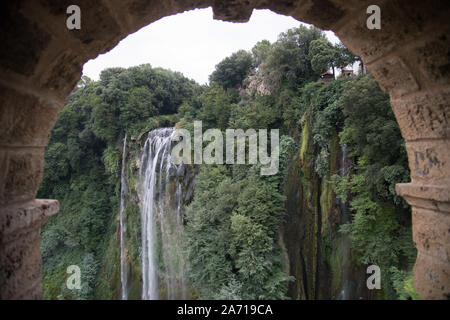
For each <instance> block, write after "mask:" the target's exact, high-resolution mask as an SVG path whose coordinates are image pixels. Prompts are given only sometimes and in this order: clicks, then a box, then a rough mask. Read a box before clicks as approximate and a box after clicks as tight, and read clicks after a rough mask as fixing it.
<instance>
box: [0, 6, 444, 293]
mask: <svg viewBox="0 0 450 320" xmlns="http://www.w3.org/2000/svg"><path fill="white" fill-rule="evenodd" d="M72 2H76V4H77V5H79V6H80V8H81V13H82V17H81V21H82V22H81V23H82V26H81V30H73V31H69V30H68V29H67V28H66V23H65V21H66V18H67V14H66V8H67V7H68V6H69V5H71V4H73V3H72ZM372 2H375V1H366V0H226V1H219V0H101V1H100V0H99V1H95V2H94V1H91V0H77V1H69V0H39V1H35V0H18V1H3V2H2V3H1V4H0V7H1V18H0V30H1V33H0V34H1V42H2V47H1V49H0V70H1V77H0V96H1V100H0V109H1V115H0V298H1V299H17V298H19V299H20V298H41V297H42V288H41V284H40V279H41V256H40V248H39V244H40V235H39V230H40V226H41V225H42V224H43V223H44V221H45V220H46V219H47V218H48V217H49V216H50V215H52V214H54V213H56V212H57V211H58V202H57V201H55V200H36V199H35V197H36V192H37V189H38V187H39V184H40V182H41V179H42V171H43V166H44V162H43V155H44V149H45V146H46V144H47V142H48V139H49V136H50V131H51V129H52V128H53V125H54V123H55V121H56V119H57V117H58V113H59V111H60V110H61V108H62V106H63V103H64V100H65V98H66V97H67V96H68V95H69V93H70V92H71V90H72V89H73V88H74V86H75V85H76V83H77V81H78V79H79V78H80V76H81V70H82V66H83V64H84V63H85V62H86V61H87V60H89V59H91V58H94V57H96V56H97V55H98V54H100V53H104V52H106V51H108V50H110V49H112V48H113V47H114V46H115V45H116V44H117V43H118V42H119V41H120V40H121V39H123V38H124V37H126V36H127V35H128V34H130V33H133V32H135V31H137V30H138V29H140V28H141V27H143V26H145V25H147V24H149V23H151V22H153V21H155V20H157V19H159V18H161V17H164V16H167V15H171V14H175V13H179V12H183V11H186V10H190V9H194V8H205V7H209V6H212V7H213V11H214V18H215V19H221V20H227V21H234V22H245V21H247V20H248V19H249V17H250V15H251V13H252V11H253V9H271V10H272V11H274V12H277V13H280V14H284V15H290V16H292V17H294V18H296V19H297V20H300V21H303V22H307V23H311V24H314V25H315V26H317V27H319V28H321V29H325V30H333V31H334V32H335V33H336V34H337V35H338V36H339V38H340V39H341V40H342V41H343V43H344V44H345V45H346V46H347V47H349V48H350V49H351V50H352V51H354V52H355V53H357V54H358V55H360V56H361V57H362V58H363V60H364V62H365V64H366V65H367V66H368V68H369V70H370V71H371V73H372V74H373V75H374V77H375V78H376V79H377V80H378V82H379V84H380V85H381V87H382V88H383V89H384V90H385V91H387V92H388V93H389V94H390V96H391V104H392V107H393V110H394V113H395V115H396V118H397V121H398V123H399V125H400V128H401V132H402V135H403V137H404V139H405V141H406V148H407V152H408V157H409V166H410V169H411V183H406V184H399V185H397V193H398V194H400V195H401V196H403V197H404V198H405V199H406V200H407V201H408V202H409V203H410V204H411V205H412V212H413V213H412V214H413V235H414V242H415V245H416V246H417V248H418V257H417V261H416V265H415V268H414V283H415V284H414V285H415V288H416V290H417V291H418V293H419V294H420V295H421V297H422V298H449V297H450V260H449V259H450V258H449V257H450V253H449V251H450V169H449V168H450V164H449V160H450V126H449V116H450V106H449V105H450V86H449V84H450V81H449V80H450V41H449V38H448V37H449V36H448V35H449V31H450V20H449V19H448V17H449V16H450V8H449V7H450V6H449V5H448V3H447V1H445V0H430V1H426V2H425V1H419V0H389V1H388V0H377V1H376V2H377V5H379V6H380V8H381V29H380V30H369V29H368V28H367V27H366V19H367V17H368V15H367V14H366V8H367V7H368V6H369V5H371V4H373V3H372Z"/></svg>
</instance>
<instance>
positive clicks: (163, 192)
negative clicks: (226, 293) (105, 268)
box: [140, 128, 184, 300]
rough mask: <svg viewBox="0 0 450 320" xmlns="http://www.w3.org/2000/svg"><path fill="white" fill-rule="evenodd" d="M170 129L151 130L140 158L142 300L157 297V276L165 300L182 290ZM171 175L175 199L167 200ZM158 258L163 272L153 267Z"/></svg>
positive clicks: (178, 195) (178, 196) (175, 169)
mask: <svg viewBox="0 0 450 320" xmlns="http://www.w3.org/2000/svg"><path fill="white" fill-rule="evenodd" d="M174 131H175V130H174V129H173V128H160V129H155V130H153V131H151V132H150V133H149V134H148V138H147V140H146V142H145V146H144V152H143V154H142V158H141V171H140V183H141V223H142V226H141V228H142V299H144V300H154V299H159V298H161V297H160V296H159V290H160V286H159V284H158V280H159V279H164V280H165V285H166V290H165V291H166V292H167V298H168V299H174V298H178V297H179V296H180V295H179V294H177V292H179V291H183V286H184V277H183V270H182V269H183V267H182V262H181V261H182V260H183V259H182V257H181V245H180V238H181V237H180V234H181V223H180V221H179V220H180V219H179V215H180V210H181V209H180V207H181V185H180V183H179V181H178V178H176V177H177V172H178V167H177V166H176V165H175V164H174V163H173V161H172V158H171V156H170V152H171V142H172V135H173V134H174ZM171 178H174V179H173V180H174V182H175V184H176V186H175V187H176V192H175V197H176V199H171V197H170V192H169V191H168V190H167V189H168V188H169V187H170V182H171ZM174 216H175V217H174ZM158 227H159V228H158ZM158 237H159V238H158ZM157 240H158V241H159V242H158V243H159V245H160V251H161V254H160V256H159V257H157V244H156V242H157ZM158 252H159V251H158ZM159 258H162V261H160V262H162V265H163V269H164V270H163V271H158V268H157V259H159ZM180 278H181V279H180ZM180 284H181V286H180ZM180 287H181V289H180V290H178V288H180ZM177 290H178V291H177Z"/></svg>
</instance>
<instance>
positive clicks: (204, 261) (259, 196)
mask: <svg viewBox="0 0 450 320" xmlns="http://www.w3.org/2000/svg"><path fill="white" fill-rule="evenodd" d="M282 141H283V143H282V151H281V154H282V155H286V154H288V153H289V152H292V150H291V149H292V148H291V147H292V144H293V141H292V140H289V139H287V138H285V139H284V140H282ZM286 157H288V156H286ZM283 166H284V167H285V166H286V164H283ZM233 167H234V166H233ZM237 168H239V169H240V171H241V174H239V177H240V178H238V179H233V180H231V179H230V174H229V172H228V171H227V170H226V167H225V166H205V165H204V166H202V168H201V171H200V174H199V175H198V179H197V187H196V191H195V192H196V195H195V198H194V201H193V202H192V204H191V205H190V206H189V207H188V209H187V214H186V219H187V225H186V232H185V239H186V251H187V257H188V272H187V274H188V276H189V279H190V281H191V282H192V284H193V285H194V286H195V287H196V288H197V289H198V290H199V291H200V293H201V297H202V298H216V299H218V298H219V299H221V298H230V299H283V298H285V292H286V289H287V286H286V283H287V281H289V280H290V278H289V277H288V276H287V275H286V274H285V273H284V271H283V270H284V264H285V261H284V255H283V251H282V249H281V247H280V246H279V244H278V236H279V228H280V225H281V221H282V216H283V213H284V209H283V201H284V198H283V197H282V196H281V194H280V192H279V185H278V183H279V180H278V179H275V180H267V179H263V178H261V177H260V176H259V175H258V174H255V171H258V170H253V168H252V167H251V166H238V167H237ZM233 171H234V170H233ZM283 172H284V171H283ZM280 175H281V176H283V174H282V173H281V174H280ZM234 177H238V176H237V175H234Z"/></svg>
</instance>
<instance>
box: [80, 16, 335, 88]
mask: <svg viewBox="0 0 450 320" xmlns="http://www.w3.org/2000/svg"><path fill="white" fill-rule="evenodd" d="M212 17H213V13H212V9H211V8H207V9H197V10H192V11H187V12H184V13H180V14H177V15H173V16H169V17H165V18H162V19H160V20H158V21H156V22H153V23H152V24H150V25H148V26H146V27H144V28H142V29H140V30H139V31H137V32H135V33H133V34H131V35H129V36H128V37H126V38H125V39H123V40H122V41H121V42H120V43H119V44H118V45H117V46H116V47H115V48H114V49H112V50H111V51H109V52H107V53H106V54H102V55H100V56H98V57H97V58H96V59H93V60H89V61H88V62H87V63H86V64H85V65H84V67H83V75H86V76H88V77H90V78H91V79H94V80H98V79H99V76H100V72H101V71H102V70H103V69H106V68H110V67H125V68H127V67H131V66H137V65H140V64H144V63H150V64H151V65H152V67H162V68H165V69H171V70H173V71H179V72H181V73H183V74H184V75H185V76H186V77H188V78H191V79H194V80H196V81H197V82H198V83H200V84H204V83H207V82H208V76H209V75H210V74H211V73H212V72H213V71H214V67H215V65H216V64H218V63H219V62H220V61H222V59H224V58H225V57H227V56H229V55H231V54H232V53H233V52H236V51H238V50H240V49H244V50H250V49H251V48H252V47H253V46H254V45H255V44H256V43H257V42H258V41H260V40H264V39H267V40H269V41H270V42H275V41H276V40H277V37H278V35H279V34H280V33H281V32H284V31H286V30H287V29H290V28H293V27H298V26H299V25H300V22H299V21H297V20H295V19H294V18H292V17H288V16H283V15H279V14H276V13H274V12H272V11H270V10H254V11H253V15H252V17H251V19H250V21H249V22H248V23H231V22H223V21H218V20H213V18H212ZM326 33H327V37H328V39H329V40H330V41H331V42H333V43H336V42H338V41H339V39H338V38H337V37H336V36H335V35H334V34H333V32H331V31H327V32H326Z"/></svg>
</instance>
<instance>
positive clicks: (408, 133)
mask: <svg viewBox="0 0 450 320" xmlns="http://www.w3.org/2000/svg"><path fill="white" fill-rule="evenodd" d="M449 100H450V90H449V89H448V88H447V89H444V90H440V91H438V92H435V91H431V92H425V93H421V94H417V95H413V96H412V97H410V98H404V99H402V100H401V101H399V100H394V101H392V103H393V109H394V112H395V113H396V116H397V119H398V121H399V123H400V126H401V127H402V133H403V136H404V137H405V140H406V149H407V152H408V158H409V167H410V170H411V183H403V184H398V185H397V188H396V190H397V193H398V194H399V195H401V196H402V197H404V198H405V200H406V201H407V202H408V203H409V204H410V205H411V207H412V219H413V239H414V243H415V245H416V247H417V250H418V255H417V260H416V264H415V267H414V287H415V288H416V290H417V292H418V293H419V295H420V296H421V298H423V299H450V163H449V160H450V139H449V138H448V136H449V131H450V126H449V123H448V117H449V114H450V101H449Z"/></svg>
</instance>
